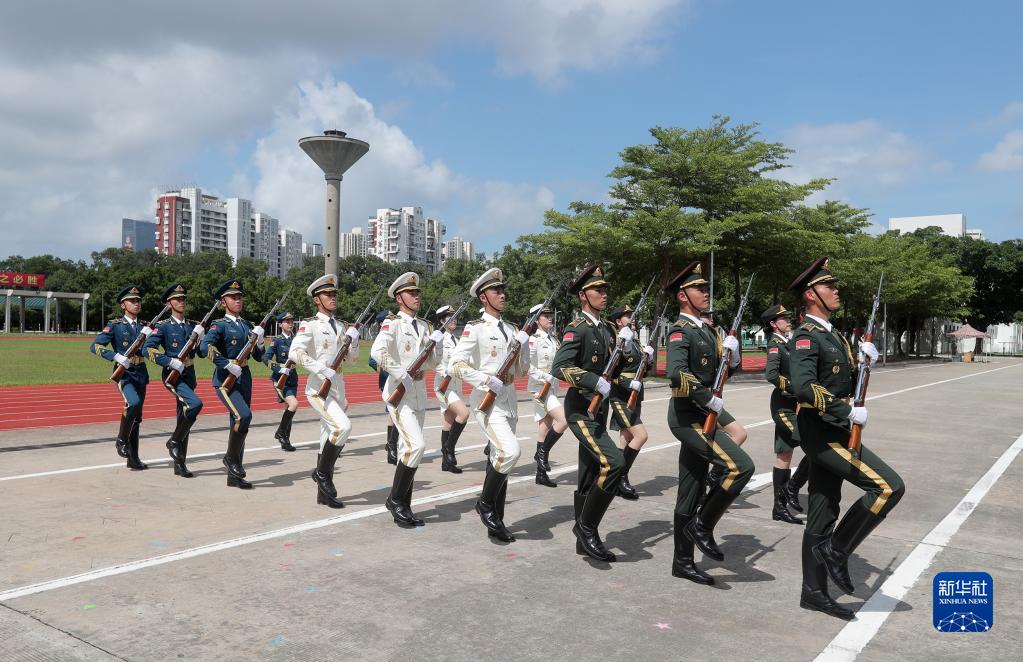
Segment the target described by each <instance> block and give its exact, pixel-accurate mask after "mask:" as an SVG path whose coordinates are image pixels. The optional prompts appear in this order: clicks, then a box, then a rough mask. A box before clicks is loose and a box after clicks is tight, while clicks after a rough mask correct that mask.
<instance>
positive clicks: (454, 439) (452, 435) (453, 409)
mask: <svg viewBox="0 0 1023 662" xmlns="http://www.w3.org/2000/svg"><path fill="white" fill-rule="evenodd" d="M454 312H455V309H454V308H452V307H451V306H441V307H440V308H438V309H437V312H436V313H435V316H436V318H437V328H439V329H441V330H442V331H443V332H444V340H443V342H442V345H443V346H444V348H443V349H444V354H443V355H442V356H441V360H440V363H438V364H437V373H436V375H435V376H434V380H433V391H434V393H435V394H436V396H437V400H439V401H440V413H441V415H442V416H443V417H444V423H443V430H441V433H440V449H441V454H442V457H443V460H442V461H441V470H442V471H450V472H451V473H454V474H460V473H462V469H461V468H460V467H459V466H458V460H457V458H456V457H455V444H457V443H458V438H459V437H460V436H462V431H463V430H465V425H466V423H468V421H469V408H468V407H466V406H465V402H464V401H463V400H462V380H461V379H458V378H457V377H455V376H454V375H451V380H450V381H449V382H448V388H447V390H446V391H444V392H443V393H441V392H440V383H441V382H442V381H443V380H444V378H445V377H447V376H448V374H449V373H448V362H449V361H450V360H451V354H452V352H454V351H455V343H456V341H455V338H454V336H453V335H452V334H454V332H455V328H456V327H457V326H458V320H457V319H455V317H454V315H453V313H454Z"/></svg>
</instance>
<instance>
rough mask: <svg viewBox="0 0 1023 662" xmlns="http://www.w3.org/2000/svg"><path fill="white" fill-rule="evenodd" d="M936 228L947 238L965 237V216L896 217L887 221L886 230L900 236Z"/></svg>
mask: <svg viewBox="0 0 1023 662" xmlns="http://www.w3.org/2000/svg"><path fill="white" fill-rule="evenodd" d="M929 227H936V228H938V229H940V230H941V234H944V235H947V236H949V237H962V236H965V235H966V214H936V215H931V216H898V217H895V218H889V219H888V229H889V230H898V231H899V232H901V233H902V234H908V233H910V232H915V231H916V230H922V229H924V228H929Z"/></svg>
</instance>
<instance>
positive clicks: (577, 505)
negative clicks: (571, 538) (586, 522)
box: [572, 490, 586, 554]
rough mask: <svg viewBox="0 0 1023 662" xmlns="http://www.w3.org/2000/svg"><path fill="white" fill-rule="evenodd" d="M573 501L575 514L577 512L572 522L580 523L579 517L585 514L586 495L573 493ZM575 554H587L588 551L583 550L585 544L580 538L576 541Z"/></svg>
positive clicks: (578, 492) (577, 492)
mask: <svg viewBox="0 0 1023 662" xmlns="http://www.w3.org/2000/svg"><path fill="white" fill-rule="evenodd" d="M572 499H573V508H574V512H575V519H574V520H572V521H574V522H578V521H579V515H580V514H582V512H583V504H584V503H586V495H585V494H583V493H582V492H580V491H579V490H576V491H575V492H572ZM575 553H576V554H586V550H585V549H583V544H582V543H581V542H579V538H576V539H575Z"/></svg>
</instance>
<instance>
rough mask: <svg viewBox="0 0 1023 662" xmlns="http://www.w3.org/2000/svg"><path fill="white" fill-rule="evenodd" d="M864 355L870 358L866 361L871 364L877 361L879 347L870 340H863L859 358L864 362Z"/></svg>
mask: <svg viewBox="0 0 1023 662" xmlns="http://www.w3.org/2000/svg"><path fill="white" fill-rule="evenodd" d="M864 356H866V358H868V359H870V360H869V361H867V362H866V363H869V364H870V365H873V364H875V363H877V357H878V351H877V347H875V346H874V343H872V342H870V341H869V340H864V341H863V342H861V343H860V356H859V359H860V361H861V362H863V359H864Z"/></svg>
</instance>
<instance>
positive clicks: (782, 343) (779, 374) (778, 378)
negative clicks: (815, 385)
mask: <svg viewBox="0 0 1023 662" xmlns="http://www.w3.org/2000/svg"><path fill="white" fill-rule="evenodd" d="M791 374H792V373H791V371H790V369H789V346H788V340H786V339H785V337H784V336H781V335H779V334H777V333H772V334H771V339H770V341H768V343H767V367H766V368H765V370H764V377H765V378H766V379H767V381H769V382H771V383H772V384H774V386H775V388H777V389H778V390H779V391H781V392H782V393H783V394H784V395H785V396H786V397H789V398H795V397H796V396H795V394H794V393H793V392H792V379H791V377H790V376H789V375H791Z"/></svg>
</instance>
